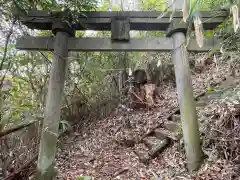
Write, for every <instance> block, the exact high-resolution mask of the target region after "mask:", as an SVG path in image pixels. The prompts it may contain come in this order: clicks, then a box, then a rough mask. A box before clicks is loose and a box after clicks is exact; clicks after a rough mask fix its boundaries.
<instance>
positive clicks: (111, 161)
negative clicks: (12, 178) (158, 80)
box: [57, 65, 228, 180]
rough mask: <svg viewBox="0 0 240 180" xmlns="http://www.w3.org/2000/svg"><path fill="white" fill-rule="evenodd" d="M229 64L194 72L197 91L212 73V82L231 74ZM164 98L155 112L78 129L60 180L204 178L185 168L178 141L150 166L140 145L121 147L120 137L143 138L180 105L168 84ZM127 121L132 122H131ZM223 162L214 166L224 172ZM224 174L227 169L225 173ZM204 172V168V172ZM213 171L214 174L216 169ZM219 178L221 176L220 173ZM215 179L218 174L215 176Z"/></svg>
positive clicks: (65, 146)
mask: <svg viewBox="0 0 240 180" xmlns="http://www.w3.org/2000/svg"><path fill="white" fill-rule="evenodd" d="M226 67H227V65H225V66H224V65H223V66H221V68H220V70H219V71H217V72H215V71H214V68H210V67H209V69H208V70H206V71H205V72H203V73H201V74H193V75H192V78H193V87H194V92H195V94H198V93H199V92H201V91H203V90H205V89H206V87H207V83H208V82H207V79H208V77H209V74H215V77H214V78H213V80H212V81H218V80H220V79H222V78H223V77H224V76H225V75H226V74H227V71H228V70H227V68H226ZM161 95H162V99H161V102H160V103H159V104H158V107H157V108H156V109H154V110H152V111H135V112H132V113H129V114H128V115H127V116H123V115H121V114H119V115H116V116H110V117H108V118H105V119H102V120H99V121H98V122H96V123H92V124H91V125H84V126H83V127H79V128H76V129H78V130H77V131H76V132H74V133H73V134H71V135H70V136H68V137H65V138H64V140H63V143H62V144H61V145H60V148H59V152H58V155H57V169H58V172H59V176H58V178H57V179H67V177H70V178H71V179H76V177H77V176H80V175H88V176H92V177H93V179H96V180H108V179H109V180H110V179H111V180H114V179H122V180H148V179H151V178H154V177H155V179H156V177H158V178H159V179H204V178H205V177H206V176H207V175H206V174H207V173H206V170H205V171H204V170H202V171H203V173H202V174H203V175H201V176H202V178H200V176H199V177H198V178H193V177H192V178H191V177H190V176H189V175H188V174H187V172H186V169H185V167H184V166H185V165H184V164H185V162H184V160H185V157H184V154H183V152H182V150H181V149H179V146H178V143H174V144H173V145H172V147H171V148H167V149H166V150H164V151H163V152H162V153H161V154H160V155H159V156H158V157H156V158H155V159H153V160H151V162H150V164H149V165H144V164H143V163H140V161H139V159H138V157H137V155H136V154H135V153H134V152H133V150H134V148H136V147H125V146H121V145H119V144H118V143H117V142H116V139H117V138H118V136H130V137H136V138H137V137H139V136H142V135H143V134H145V133H146V132H148V131H149V130H151V129H152V127H154V126H155V125H156V124H159V123H161V122H162V121H163V120H165V118H166V117H167V116H168V115H169V113H171V111H172V110H173V109H176V107H178V102H177V94H176V89H175V88H173V87H171V86H167V85H164V86H163V87H162V89H161ZM125 122H130V124H127V123H125ZM221 166H222V162H220V163H219V162H215V163H214V164H213V165H212V167H213V170H215V169H217V168H216V167H219V169H220V170H219V169H217V170H218V171H219V172H218V173H215V174H219V173H220V174H221V172H222V169H223V168H220V167H221ZM210 169H211V168H210ZM222 173H223V172H222ZM200 174H201V171H200ZM210 174H213V173H212V171H211V172H210ZM215 178H216V179H219V176H217V175H216V177H215ZM212 179H214V177H213V178H212Z"/></svg>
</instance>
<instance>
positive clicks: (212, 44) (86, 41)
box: [16, 36, 220, 52]
mask: <svg viewBox="0 0 240 180" xmlns="http://www.w3.org/2000/svg"><path fill="white" fill-rule="evenodd" d="M54 41H55V37H32V36H23V37H21V38H19V39H18V40H17V43H16V48H17V49H20V50H30V51H36V50H38V51H53V50H54ZM212 48H214V49H215V50H220V44H219V43H218V41H217V40H216V39H215V38H207V39H205V41H204V46H203V47H202V48H200V47H199V46H198V45H197V43H196V40H195V39H190V41H189V44H188V47H187V50H188V51H189V52H208V51H209V50H211V49H212ZM173 49H174V46H173V39H172V38H167V37H161V38H139V39H137V38H136V39H131V40H130V41H129V42H113V41H112V40H111V39H110V38H69V40H68V50H69V51H88V52H89V51H95V52H97V51H105V52H106V51H109V52H110V51H127V52H130V51H142V52H144V51H159V52H164V51H165V52H166V51H171V50H173Z"/></svg>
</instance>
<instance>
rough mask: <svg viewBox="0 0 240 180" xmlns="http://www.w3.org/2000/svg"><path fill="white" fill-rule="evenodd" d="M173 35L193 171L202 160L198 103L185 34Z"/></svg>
mask: <svg viewBox="0 0 240 180" xmlns="http://www.w3.org/2000/svg"><path fill="white" fill-rule="evenodd" d="M172 37H173V41H174V47H175V50H174V51H173V54H172V58H173V63H174V69H175V76H176V83H177V92H178V99H179V101H180V112H181V121H182V129H183V137H184V144H185V151H186V156H187V167H188V170H189V171H192V170H195V169H197V168H198V167H199V166H200V164H201V160H202V151H201V147H200V136H199V129H198V120H197V112H196V105H195V101H194V97H193V88H192V82H191V77H190V72H189V63H188V60H187V56H186V53H187V52H186V48H185V47H184V46H185V44H184V41H185V35H184V34H183V33H181V32H177V33H175V34H173V35H172Z"/></svg>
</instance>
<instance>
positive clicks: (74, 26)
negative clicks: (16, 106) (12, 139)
mask: <svg viewBox="0 0 240 180" xmlns="http://www.w3.org/2000/svg"><path fill="white" fill-rule="evenodd" d="M83 13H84V14H85V15H86V17H83V16H80V17H79V18H78V23H72V22H71V17H70V16H66V14H63V13H62V14H61V13H58V14H59V16H57V17H56V16H55V15H54V14H50V13H47V12H43V11H37V12H36V11H35V12H29V14H28V15H27V16H26V17H20V20H21V22H22V23H23V24H24V25H26V26H27V27H29V28H31V29H39V30H52V32H53V34H54V35H55V37H31V36H23V37H21V38H20V39H18V40H17V44H16V48H17V49H21V50H41V51H54V55H53V61H52V68H51V74H50V81H49V88H48V94H47V100H46V108H45V115H44V123H43V129H42V139H41V142H40V151H39V159H38V166H37V168H38V169H37V171H38V172H39V173H40V174H39V175H38V177H39V179H51V172H52V171H51V170H52V168H53V162H54V158H55V152H56V145H57V134H58V127H59V120H60V107H61V97H62V92H63V88H64V81H65V76H66V69H67V57H68V51H168V52H169V51H171V52H172V60H173V63H174V69H175V76H176V84H177V92H178V99H179V101H180V111H181V120H182V127H183V136H184V144H185V151H186V156H187V161H188V169H189V170H194V169H196V168H197V167H198V166H199V164H200V161H201V148H200V138H199V130H198V121H197V116H196V106H195V101H194V97H193V88H192V84H191V78H190V72H189V63H188V60H187V56H186V50H188V51H189V52H206V51H209V50H210V49H211V48H213V47H215V48H216V49H219V48H220V47H219V44H218V43H217V42H216V40H214V38H210V39H205V40H204V46H203V47H202V48H199V47H198V45H197V43H196V41H195V39H191V40H190V42H189V45H188V47H187V48H185V44H184V43H185V34H186V31H187V24H183V23H179V22H180V21H181V20H182V12H180V11H177V12H175V14H174V18H173V20H172V22H170V21H169V19H170V13H168V14H166V15H165V16H164V17H162V18H160V19H157V18H158V16H159V15H160V14H161V13H162V12H149V11H142V12H139V11H136V12H83ZM200 13H201V15H202V16H201V18H202V22H203V27H204V29H208V30H212V29H215V28H216V27H217V26H218V25H219V24H220V23H222V22H223V21H224V20H225V18H226V17H227V15H228V12H226V11H219V12H218V15H217V16H215V17H214V16H213V14H212V12H200ZM63 17H64V18H65V19H63ZM66 21H67V22H66ZM87 29H91V30H111V32H112V36H111V38H75V37H74V36H75V30H87ZM130 30H147V31H154V30H155V31H156V30H161V31H167V36H166V37H161V38H142V39H130V36H129V31H130ZM188 137H190V138H188ZM50 147H51V148H50ZM40 157H43V158H40Z"/></svg>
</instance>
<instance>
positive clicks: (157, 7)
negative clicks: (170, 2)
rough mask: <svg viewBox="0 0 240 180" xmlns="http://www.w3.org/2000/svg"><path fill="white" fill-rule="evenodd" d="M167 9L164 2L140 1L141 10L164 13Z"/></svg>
mask: <svg viewBox="0 0 240 180" xmlns="http://www.w3.org/2000/svg"><path fill="white" fill-rule="evenodd" d="M166 8H167V3H166V0H142V1H141V10H150V11H164V10H165V9H166Z"/></svg>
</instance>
